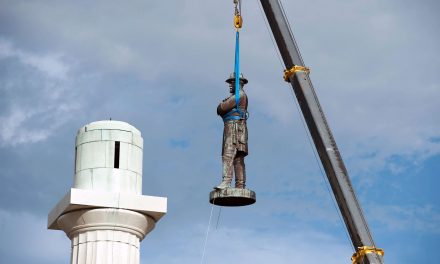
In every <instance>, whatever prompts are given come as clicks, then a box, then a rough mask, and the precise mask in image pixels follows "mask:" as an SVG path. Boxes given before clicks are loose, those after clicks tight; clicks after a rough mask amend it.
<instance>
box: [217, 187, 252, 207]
mask: <svg viewBox="0 0 440 264" xmlns="http://www.w3.org/2000/svg"><path fill="white" fill-rule="evenodd" d="M255 201H256V195H255V192H254V191H252V190H249V189H241V188H226V189H223V190H214V191H212V192H211V193H210V194H209V202H210V203H212V204H215V205H220V206H245V205H251V204H253V203H255Z"/></svg>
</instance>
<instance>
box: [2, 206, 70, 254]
mask: <svg viewBox="0 0 440 264" xmlns="http://www.w3.org/2000/svg"><path fill="white" fill-rule="evenodd" d="M46 224H47V222H46V219H43V218H40V217H38V216H35V215H32V214H29V213H26V212H21V213H20V212H8V211H4V210H1V209H0V236H1V237H2V239H1V240H0V252H1V254H0V261H1V262H2V263H7V262H10V261H11V260H12V259H13V260H14V262H16V263H24V262H26V261H28V260H32V262H33V263H67V261H68V259H69V258H70V241H69V239H68V238H67V237H66V235H65V234H64V233H63V232H54V231H50V230H47V229H46Z"/></svg>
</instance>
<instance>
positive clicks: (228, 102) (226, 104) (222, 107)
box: [217, 96, 235, 116]
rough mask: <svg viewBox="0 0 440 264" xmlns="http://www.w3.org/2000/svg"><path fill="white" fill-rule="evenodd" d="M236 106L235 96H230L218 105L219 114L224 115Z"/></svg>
mask: <svg viewBox="0 0 440 264" xmlns="http://www.w3.org/2000/svg"><path fill="white" fill-rule="evenodd" d="M234 107H235V96H230V97H228V98H226V99H225V100H223V102H221V103H220V104H219V105H218V106H217V115H219V116H224V115H226V114H227V113H228V112H229V111H231V110H232V109H234Z"/></svg>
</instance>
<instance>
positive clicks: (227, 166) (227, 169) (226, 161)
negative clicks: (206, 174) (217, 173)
mask: <svg viewBox="0 0 440 264" xmlns="http://www.w3.org/2000/svg"><path fill="white" fill-rule="evenodd" d="M228 150H230V151H225V152H224V153H223V156H222V163H223V166H222V167H223V172H222V182H221V183H220V185H219V186H217V187H215V189H219V190H222V189H226V188H229V187H231V181H232V169H233V163H234V157H235V154H236V153H237V151H236V150H235V149H233V150H232V149H228Z"/></svg>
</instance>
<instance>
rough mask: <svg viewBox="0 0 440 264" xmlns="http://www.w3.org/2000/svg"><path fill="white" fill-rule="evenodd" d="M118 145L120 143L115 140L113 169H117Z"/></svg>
mask: <svg viewBox="0 0 440 264" xmlns="http://www.w3.org/2000/svg"><path fill="white" fill-rule="evenodd" d="M120 145H121V143H120V142H119V141H116V142H115V161H114V168H115V169H119V153H120Z"/></svg>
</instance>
